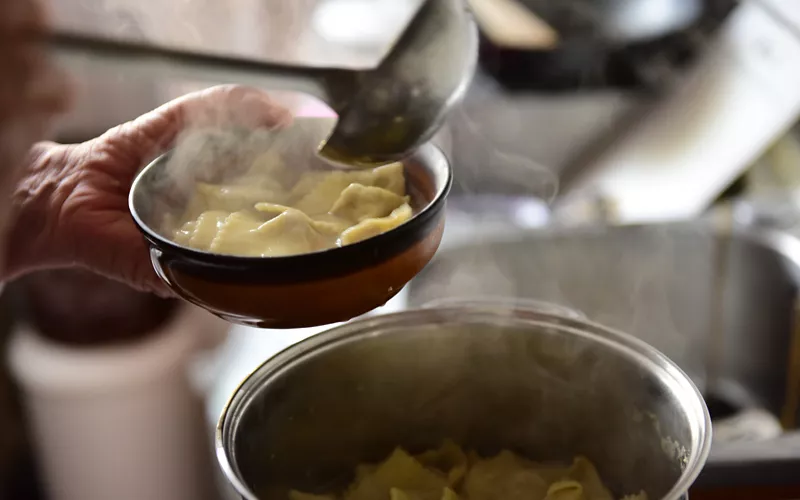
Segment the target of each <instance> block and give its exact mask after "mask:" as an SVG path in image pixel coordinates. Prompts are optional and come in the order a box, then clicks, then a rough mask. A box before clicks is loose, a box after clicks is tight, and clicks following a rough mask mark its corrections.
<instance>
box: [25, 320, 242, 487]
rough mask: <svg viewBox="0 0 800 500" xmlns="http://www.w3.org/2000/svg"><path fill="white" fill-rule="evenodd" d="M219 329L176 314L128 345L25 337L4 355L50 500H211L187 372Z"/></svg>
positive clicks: (196, 401)
mask: <svg viewBox="0 0 800 500" xmlns="http://www.w3.org/2000/svg"><path fill="white" fill-rule="evenodd" d="M224 331H227V326H226V325H224V324H221V322H220V321H219V320H216V319H215V318H213V317H210V316H209V315H208V314H207V313H205V312H203V311H200V310H198V309H195V308H193V307H186V308H183V309H181V310H180V311H179V312H178V314H177V315H176V317H175V318H174V319H173V320H172V321H170V322H169V323H168V324H167V325H166V326H165V327H163V329H162V331H160V332H156V333H155V334H153V335H151V336H150V337H148V338H147V339H145V340H143V341H141V342H138V343H136V344H130V345H125V346H120V347H106V348H72V347H64V346H62V345H60V344H55V343H53V342H51V341H49V340H46V339H44V338H42V337H41V336H39V335H38V334H37V333H36V332H33V331H31V330H30V329H28V328H21V329H18V330H17V331H16V332H15V334H14V335H13V337H12V341H11V346H10V366H11V371H12V374H13V375H14V376H15V377H16V379H17V380H18V382H19V384H20V386H21V387H22V390H23V393H24V398H25V402H26V405H27V411H28V414H29V418H30V422H31V431H32V432H33V437H34V441H35V444H36V447H37V452H38V457H39V463H40V468H41V471H42V476H43V479H44V481H45V482H46V485H45V487H46V491H47V493H48V497H49V498H50V499H51V500H110V499H114V500H184V499H185V500H201V499H205V498H208V499H211V498H214V495H213V491H214V485H213V480H212V477H213V469H212V467H213V458H212V457H213V455H212V450H211V448H210V447H209V440H208V437H207V436H206V434H207V431H206V429H205V428H204V426H203V407H202V399H201V398H200V397H199V396H198V395H197V394H196V392H195V390H194V388H193V387H192V384H191V380H190V378H189V376H188V374H187V368H188V366H189V362H190V361H191V358H192V355H193V353H195V352H196V351H197V349H198V347H200V346H201V345H202V344H203V343H205V342H207V340H208V339H209V336H210V335H217V334H219V333H220V332H224Z"/></svg>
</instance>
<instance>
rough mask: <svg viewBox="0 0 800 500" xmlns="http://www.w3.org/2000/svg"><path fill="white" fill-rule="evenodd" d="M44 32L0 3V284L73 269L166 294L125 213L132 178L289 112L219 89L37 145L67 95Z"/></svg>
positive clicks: (16, 6)
mask: <svg viewBox="0 0 800 500" xmlns="http://www.w3.org/2000/svg"><path fill="white" fill-rule="evenodd" d="M12 11H13V12H12ZM44 26H45V24H44V22H43V18H42V16H41V13H40V11H39V10H38V9H36V5H35V4H34V3H32V2H29V1H27V0H13V1H12V0H0V74H2V75H3V78H2V79H0V186H2V189H3V190H4V191H5V193H2V194H3V196H2V198H0V229H3V228H5V231H4V235H5V237H4V238H3V240H2V241H0V249H1V250H0V262H2V263H3V265H2V266H0V281H5V280H8V279H13V278H15V277H18V276H20V275H22V274H25V273H27V272H30V271H32V270H36V269H42V268H53V267H65V266H72V265H78V266H83V267H86V268H89V269H92V270H93V271H96V272H98V273H100V274H103V275H105V276H108V277H110V278H114V279H117V280H121V281H124V282H125V283H128V284H129V285H131V286H133V287H134V288H137V289H139V290H144V291H152V292H155V293H159V294H160V295H169V291H168V290H167V289H166V287H164V285H163V284H162V283H161V282H160V280H159V279H158V278H157V277H156V275H155V272H154V271H153V270H152V267H151V265H150V261H149V257H148V251H147V248H146V245H145V243H144V240H143V239H142V236H141V234H140V233H139V232H138V230H137V229H136V227H135V225H134V224H133V221H132V219H131V217H130V214H129V212H128V207H127V197H128V191H129V189H130V185H131V182H132V181H133V178H134V176H135V175H136V173H137V172H138V171H139V170H140V169H141V168H142V167H143V166H144V165H146V164H147V162H148V161H150V160H152V159H153V158H154V157H155V156H157V155H158V154H159V153H161V152H163V151H165V150H166V149H168V148H169V147H170V146H171V145H172V144H173V143H174V141H175V139H176V137H177V136H178V135H179V134H180V133H181V132H182V131H185V130H187V129H189V128H193V127H203V126H208V125H219V126H223V127H224V126H225V125H228V124H236V125H238V126H242V125H243V126H246V127H274V126H277V125H280V124H283V123H286V122H288V121H289V120H290V116H289V113H288V112H287V111H286V110H284V109H283V108H281V107H280V106H278V105H276V104H275V103H274V102H272V101H270V99H269V98H268V97H267V96H266V95H265V94H264V93H262V92H261V91H258V90H256V89H251V88H246V87H239V86H222V87H215V88H212V89H208V90H205V91H202V92H198V93H194V94H190V95H187V96H184V97H182V98H179V99H177V100H175V101H172V102H170V103H168V104H165V105H164V106H162V107H160V108H158V109H156V110H154V111H152V112H150V113H148V114H146V115H143V116H141V117H140V118H138V119H136V120H133V121H131V122H129V123H126V124H123V125H120V126H118V127H115V128H113V129H111V130H109V131H108V132H106V133H105V134H103V135H102V136H100V137H98V138H96V139H93V140H91V141H88V142H85V143H83V144H74V145H60V144H55V143H49V142H38V143H37V142H36V141H38V140H40V139H41V137H43V136H44V134H45V133H46V131H47V125H48V123H49V121H50V119H51V118H52V117H53V116H54V115H55V114H56V113H58V112H60V111H62V110H63V109H64V108H65V104H66V103H67V99H66V97H67V95H68V93H67V87H66V85H65V84H64V80H63V78H61V77H60V76H58V75H56V73H55V72H54V71H53V70H52V68H51V67H50V66H49V65H48V64H47V60H46V58H45V56H44V52H43V49H42V48H41V47H40V44H39V43H38V42H39V41H40V39H41V36H42V34H43V33H44ZM6 75H12V78H11V79H10V80H8V79H7V76H6ZM14 96H16V98H15V97H14ZM20 96H23V97H24V98H20ZM32 144H33V146H31V145H32ZM9 191H10V193H9ZM9 203H10V206H6V205H9ZM3 254H5V255H3Z"/></svg>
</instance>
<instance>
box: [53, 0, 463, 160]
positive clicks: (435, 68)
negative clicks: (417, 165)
mask: <svg viewBox="0 0 800 500" xmlns="http://www.w3.org/2000/svg"><path fill="white" fill-rule="evenodd" d="M52 42H53V48H54V50H55V53H56V55H57V56H58V57H59V58H61V59H62V60H63V61H64V62H65V63H66V64H68V65H72V66H75V65H78V66H79V65H80V64H86V63H89V64H101V65H102V67H103V68H104V69H105V70H112V71H113V70H114V69H115V68H119V67H120V66H121V65H124V66H126V67H128V68H130V67H131V66H132V65H135V66H134V67H135V68H136V73H137V75H139V76H141V75H143V73H145V72H150V73H151V74H152V77H153V78H155V79H157V80H162V79H164V78H167V77H180V78H189V79H193V80H201V81H212V82H216V83H222V82H232V83H245V84H252V85H255V86H259V87H262V88H266V89H270V90H297V91H302V92H306V93H308V94H311V95H314V96H316V97H319V98H320V99H322V100H323V101H325V102H326V103H327V104H328V105H330V106H331V108H332V109H333V110H334V111H335V112H336V113H337V114H338V116H339V119H338V122H337V123H336V126H335V127H334V129H333V133H332V134H331V136H330V137H329V138H328V139H327V141H326V142H325V143H323V144H322V146H321V147H320V150H319V154H320V155H321V156H322V157H324V158H326V159H328V160H330V161H333V162H336V163H344V164H347V165H358V166H369V165H375V164H380V163H388V162H391V161H396V160H400V159H402V158H405V157H406V156H408V155H409V154H410V153H411V152H413V151H414V150H415V149H416V148H417V147H418V146H420V145H421V144H423V143H425V142H426V141H428V140H429V139H431V138H432V137H433V136H434V134H435V133H436V132H437V131H438V129H439V128H440V127H441V125H442V123H443V121H444V118H445V116H446V115H447V112H448V111H450V110H451V109H452V108H453V106H454V105H455V104H456V103H457V102H458V101H459V100H460V98H461V97H462V96H463V94H464V93H465V91H466V89H467V86H468V84H469V81H470V79H471V77H472V75H473V73H474V71H475V68H476V65H477V59H478V31H477V27H476V25H475V23H474V21H473V19H472V16H471V14H470V12H469V11H468V9H467V6H466V4H465V2H464V1H463V0H426V1H425V3H424V4H423V5H422V6H421V7H420V9H419V11H418V12H417V14H416V15H415V16H414V18H413V20H412V21H411V23H410V24H409V25H408V27H407V28H406V29H405V31H404V32H403V34H402V35H401V36H400V38H399V39H398V40H397V42H396V43H395V45H394V47H393V48H392V50H391V51H390V52H389V54H388V55H387V56H386V57H385V58H384V59H383V61H381V63H380V64H379V65H378V66H377V67H375V68H373V69H368V70H346V69H333V68H303V67H297V66H287V65H277V64H269V63H263V62H259V61H254V60H243V59H232V58H228V57H222V56H214V55H204V54H197V53H192V52H187V51H183V50H176V49H165V48H159V47H153V46H148V45H144V44H137V43H130V42H120V41H111V40H97V39H90V38H86V37H81V36H78V35H74V34H59V35H56V36H54V37H53V39H52ZM120 69H121V68H120Z"/></svg>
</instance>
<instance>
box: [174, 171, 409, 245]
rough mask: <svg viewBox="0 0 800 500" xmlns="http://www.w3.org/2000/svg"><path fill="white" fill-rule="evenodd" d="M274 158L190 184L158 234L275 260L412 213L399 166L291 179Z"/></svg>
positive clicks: (350, 238) (393, 223) (345, 241)
mask: <svg viewBox="0 0 800 500" xmlns="http://www.w3.org/2000/svg"><path fill="white" fill-rule="evenodd" d="M266 160H269V161H266ZM276 160H277V159H276V158H275V157H274V156H270V157H269V158H268V159H261V161H256V162H255V163H254V165H253V167H252V168H251V169H250V171H249V172H247V173H246V174H244V175H243V176H241V177H240V178H239V179H237V180H236V181H235V182H233V183H228V184H222V185H215V184H208V183H198V184H197V185H196V186H195V190H194V192H193V193H192V196H191V198H190V200H189V203H188V206H187V208H186V211H185V213H184V215H183V217H181V219H180V222H179V223H178V224H177V227H172V228H167V229H166V233H167V234H171V235H172V239H173V241H175V242H176V243H178V244H180V245H183V246H187V247H190V248H195V249H197V250H203V251H207V252H212V253H218V254H227V255H238V256H243V257H277V256H286V255H297V254H303V253H312V252H317V251H321V250H325V249H328V248H334V247H337V246H344V245H350V244H353V243H356V242H359V241H362V240H365V239H367V238H372V237H374V236H377V235H379V234H381V233H385V232H387V231H389V230H391V229H393V228H395V227H397V226H399V225H401V224H403V223H404V222H406V221H407V220H409V219H410V218H411V217H412V215H413V211H412V209H411V205H410V197H409V196H408V195H407V193H406V182H405V176H404V173H403V165H402V164H401V163H393V164H390V165H386V166H382V167H378V168H374V169H370V170H357V171H335V170H334V171H318V170H313V171H306V172H303V173H302V174H300V175H299V176H293V175H292V174H291V172H289V169H287V168H286V167H285V166H283V165H282V164H280V163H276Z"/></svg>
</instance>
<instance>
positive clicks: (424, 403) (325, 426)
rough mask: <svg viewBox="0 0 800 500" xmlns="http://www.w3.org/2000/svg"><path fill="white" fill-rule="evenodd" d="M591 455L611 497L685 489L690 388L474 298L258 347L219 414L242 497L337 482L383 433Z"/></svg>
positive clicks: (600, 339) (600, 342)
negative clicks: (260, 359) (265, 354)
mask: <svg viewBox="0 0 800 500" xmlns="http://www.w3.org/2000/svg"><path fill="white" fill-rule="evenodd" d="M443 438H452V439H454V440H455V441H457V442H459V443H461V444H462V445H464V446H467V447H470V448H474V449H476V450H477V451H479V452H480V453H485V454H488V453H493V452H496V451H499V450H500V449H501V448H511V449H514V450H516V451H518V452H521V453H523V454H525V455H527V456H528V457H530V458H532V459H534V460H548V461H550V460H565V461H569V460H571V459H572V458H573V457H574V456H575V455H577V454H583V455H585V456H587V457H588V458H589V459H590V460H592V461H593V462H594V463H595V464H596V465H597V467H598V470H599V472H600V474H601V475H602V477H603V478H604V480H605V481H606V483H607V485H608V486H609V488H610V489H611V490H612V491H613V492H614V493H616V494H617V495H619V496H622V495H623V494H625V493H634V492H638V491H640V490H642V489H644V490H645V491H646V492H647V493H648V495H649V498H651V499H653V500H659V499H663V500H678V499H680V498H684V495H685V494H686V492H687V490H688V489H689V486H690V485H691V484H692V482H693V481H694V479H695V478H696V477H697V475H698V473H699V472H700V469H701V468H702V466H703V464H704V462H705V460H706V457H707V455H708V451H709V447H710V443H711V426H710V418H709V414H708V411H707V409H706V406H705V404H704V402H703V399H702V397H701V396H700V393H699V392H698V391H697V389H696V388H695V386H694V385H693V384H692V382H691V381H690V380H689V378H688V377H687V376H686V375H685V374H684V373H683V372H682V371H681V370H680V369H679V368H678V367H677V366H676V365H674V364H673V363H672V362H671V361H670V360H668V359H667V358H666V357H665V356H664V355H662V354H661V353H659V352H658V351H656V350H655V349H653V348H652V347H650V346H648V345H647V344H645V343H643V342H641V341H639V340H637V339H634V338H632V337H629V336H628V335H625V334H621V333H618V332H616V331H613V330H609V329H607V328H604V327H602V326H599V325H596V324H594V323H591V322H589V321H587V320H585V319H583V318H582V317H580V316H577V315H574V314H573V315H567V314H563V312H560V311H558V310H556V309H550V310H547V311H545V310H543V309H542V308H540V307H537V308H533V307H526V306H524V305H523V306H514V307H511V306H502V305H499V304H491V303H486V304H484V305H481V304H479V303H476V302H473V303H469V304H466V305H449V306H439V307H436V308H431V309H422V310H416V311H409V312H402V313H397V314H391V315H384V316H377V317H372V318H365V319H361V320H357V321H354V322H351V323H349V324H347V325H344V326H341V327H338V328H334V329H332V330H329V331H327V332H325V333H322V334H320V335H317V336H315V337H312V338H310V339H308V340H306V341H304V342H301V343H299V344H296V345H295V346H293V347H290V348H289V349H287V350H285V351H283V352H282V353H280V354H278V355H277V356H275V357H273V358H272V359H270V360H268V361H266V362H265V363H264V364H263V365H261V367H260V368H258V369H257V370H256V371H255V372H254V373H253V374H252V375H250V377H249V378H248V379H247V380H245V382H243V383H242V385H241V386H240V387H239V389H238V390H237V391H236V393H235V394H234V396H233V397H232V399H231V400H230V402H229V403H228V405H227V407H226V409H225V410H224V411H223V414H222V416H221V418H220V421H219V424H218V427H217V434H216V445H217V456H218V458H219V461H220V464H221V466H222V469H223V472H224V473H225V474H226V475H227V477H228V479H229V481H230V482H231V483H232V485H233V487H234V488H235V489H236V490H237V491H238V492H239V494H240V495H241V496H242V498H244V499H247V500H254V499H273V498H274V499H280V500H284V499H286V498H288V497H287V490H288V489H290V488H297V489H301V490H305V491H312V492H314V491H316V492H331V491H337V489H338V488H341V487H343V486H344V485H346V483H347V482H348V481H349V480H350V479H351V477H350V476H349V473H350V471H352V468H353V466H354V465H356V464H358V463H359V462H363V461H377V460H380V459H382V458H383V457H384V456H386V455H387V454H388V453H389V452H390V451H391V450H392V449H393V448H394V447H395V446H397V445H402V446H404V447H406V448H408V449H411V450H412V451H416V450H421V449H424V448H429V447H433V446H436V445H437V444H438V443H439V442H440V441H441V440H442V439H443Z"/></svg>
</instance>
